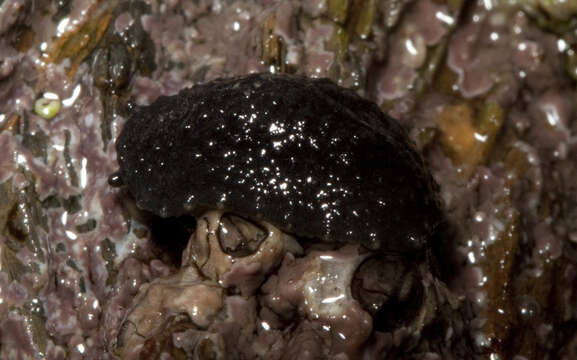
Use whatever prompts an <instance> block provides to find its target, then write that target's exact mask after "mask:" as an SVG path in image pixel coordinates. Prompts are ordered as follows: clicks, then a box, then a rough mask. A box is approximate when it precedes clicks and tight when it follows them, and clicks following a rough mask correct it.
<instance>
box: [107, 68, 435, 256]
mask: <svg viewBox="0 0 577 360" xmlns="http://www.w3.org/2000/svg"><path fill="white" fill-rule="evenodd" d="M116 146H117V151H118V161H119V164H120V171H119V172H120V178H121V180H122V182H123V183H124V184H125V185H126V186H127V187H128V189H129V191H130V192H131V193H132V195H133V196H134V197H135V199H136V202H137V204H138V206H139V207H141V208H142V209H145V210H148V211H151V212H153V213H156V214H158V215H161V216H164V217H167V216H179V215H183V214H193V215H194V214H198V213H199V212H200V211H201V210H205V209H207V208H219V209H224V210H226V211H230V212H234V213H236V214H239V215H241V216H245V217H249V218H256V219H265V220H266V221H268V222H270V223H272V224H274V225H276V226H277V227H279V228H281V229H283V230H285V231H287V232H290V233H293V234H296V235H299V236H305V237H310V238H317V239H321V240H323V241H331V242H343V243H361V244H363V245H364V246H366V247H367V248H369V249H372V250H379V251H387V252H398V253H410V252H415V251H421V250H423V249H425V247H426V245H427V239H428V237H429V235H430V234H431V233H432V232H433V231H434V230H435V228H436V226H437V225H438V224H439V223H440V222H441V221H442V218H443V216H442V211H441V207H440V204H439V200H438V190H437V185H436V184H435V182H434V180H433V178H432V176H431V174H430V173H429V171H428V169H427V168H426V167H425V165H424V163H423V161H422V159H421V157H420V155H419V154H418V153H417V151H416V150H415V148H414V146H413V144H412V143H411V141H410V139H409V138H408V136H407V134H406V133H405V131H404V130H403V129H402V128H401V126H400V125H399V124H398V123H397V122H396V121H394V120H393V119H391V118H390V117H388V116H386V115H385V114H383V113H382V112H381V111H380V109H379V108H378V106H377V105H376V104H374V103H372V102H370V101H368V100H365V99H363V98H361V97H360V96H358V95H357V94H356V93H354V92H353V91H351V90H347V89H344V88H341V87H339V86H337V85H335V84H334V83H332V82H331V81H329V80H327V79H308V78H306V77H301V76H294V75H273V74H254V75H249V76H245V77H238V78H231V79H219V80H215V81H212V82H209V83H206V84H202V85H197V86H194V87H192V88H188V89H184V90H182V91H181V92H180V93H179V94H178V95H175V96H169V97H160V98H159V99H158V100H157V101H155V102H154V103H153V104H151V105H150V106H147V107H142V108H138V109H137V110H136V111H135V112H134V113H133V114H132V116H131V117H130V119H129V120H128V121H127V123H126V125H125V127H124V129H123V131H122V133H121V134H120V136H119V138H118V140H117V145H116Z"/></svg>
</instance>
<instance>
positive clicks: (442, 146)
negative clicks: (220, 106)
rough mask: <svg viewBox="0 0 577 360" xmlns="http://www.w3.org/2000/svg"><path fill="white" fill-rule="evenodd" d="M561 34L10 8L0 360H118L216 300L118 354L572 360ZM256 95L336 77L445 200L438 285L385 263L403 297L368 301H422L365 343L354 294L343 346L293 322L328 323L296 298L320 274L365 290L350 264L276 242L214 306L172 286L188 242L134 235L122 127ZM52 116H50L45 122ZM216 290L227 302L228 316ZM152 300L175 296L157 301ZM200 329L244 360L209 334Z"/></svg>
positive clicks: (502, 4)
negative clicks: (156, 320) (263, 270)
mask: <svg viewBox="0 0 577 360" xmlns="http://www.w3.org/2000/svg"><path fill="white" fill-rule="evenodd" d="M576 11H577V9H576V8H575V6H574V3H573V2H571V1H560V0H559V1H557V0H552V1H539V0H524V1H517V2H508V1H496V0H490V1H488V0H484V1H480V0H479V1H466V0H463V1H459V0H456V1H455V0H451V1H445V0H439V1H434V0H414V1H400V0H392V1H381V2H379V1H372V0H314V1H297V0H290V1H278V2H277V1H273V2H271V1H248V0H247V1H243V0H239V1H234V2H230V1H208V0H200V1H178V0H177V1H169V2H146V1H98V0H92V1H90V0H82V1H59V2H34V1H31V0H14V1H4V2H2V3H1V4H0V98H1V99H3V101H2V102H1V103H0V358H2V359H34V358H46V359H68V358H70V359H80V358H87V359H103V358H104V359H106V358H114V357H115V356H119V352H118V349H119V347H120V345H122V344H119V340H122V339H126V340H127V341H133V340H134V338H131V337H130V336H129V334H132V332H131V331H132V330H131V329H130V328H129V327H127V325H126V324H127V322H126V321H125V320H126V319H131V320H134V322H135V323H137V321H138V320H141V317H139V316H140V315H139V314H143V313H144V314H146V313H147V312H146V310H147V309H151V307H150V306H156V305H154V304H159V303H161V301H166V302H165V304H167V306H168V307H169V308H172V309H175V308H178V307H179V306H185V305H186V301H185V300H183V301H184V303H183V302H181V303H178V301H177V300H182V297H178V294H184V293H186V294H189V293H193V294H195V293H199V292H205V293H207V294H208V295H207V298H208V297H209V296H216V298H219V299H224V300H226V301H223V302H222V304H220V303H218V302H215V303H214V306H204V307H203V308H202V310H203V311H205V312H204V313H203V314H205V315H206V316H205V317H202V318H200V317H199V318H198V319H200V320H198V319H196V318H195V319H196V320H195V321H197V322H196V323H194V322H191V320H190V317H189V316H182V314H181V315H178V316H176V315H175V316H172V317H170V316H168V315H167V314H164V315H166V316H168V317H164V318H162V319H161V320H162V321H164V323H163V326H164V329H165V332H164V333H163V334H154V335H153V336H151V337H150V338H148V339H147V341H145V342H144V343H143V344H141V343H139V342H138V341H136V342H130V344H136V343H138V344H140V345H142V346H143V347H142V349H145V350H146V351H149V353H150V354H154V353H156V354H160V353H162V352H163V351H165V352H171V353H172V354H173V356H175V357H178V356H181V357H182V358H186V356H191V355H190V351H192V350H191V349H197V350H194V351H199V352H198V353H197V354H202V355H205V356H209V355H210V354H211V351H212V350H211V349H213V346H216V345H218V346H222V347H224V348H227V347H228V348H237V347H240V348H241V349H245V350H246V351H247V352H251V354H267V355H268V356H269V357H268V358H278V359H280V358H283V356H285V358H287V357H288V358H290V357H291V356H300V355H301V354H302V352H300V353H299V352H298V351H304V350H307V349H308V350H310V351H313V350H315V349H318V348H320V349H326V351H327V353H325V354H324V355H323V354H320V355H319V356H328V355H327V354H328V353H331V352H332V353H333V354H335V352H337V351H341V350H342V352H343V353H346V351H347V349H350V348H355V349H361V350H359V351H361V352H362V356H364V357H365V358H368V359H384V358H414V357H418V358H427V359H462V358H480V359H496V358H500V359H508V358H515V359H517V360H521V359H573V358H576V357H577V326H576V325H575V324H576V323H577V310H576V307H575V303H576V301H577V288H576V287H575V284H576V282H577V279H576V278H577V269H576V265H577V257H576V256H575V254H576V250H577V185H576V183H575V178H576V177H577V140H576V139H577V135H576V134H577V121H576V120H575V118H576V115H577V112H576V110H577V109H576V108H575V103H576V102H575V100H576V86H575V85H576V84H575V81H576V80H575V79H576V74H577V60H576V59H577V56H576V51H577V39H576V38H575V29H576V26H577V24H576V23H575V21H574V20H575V15H577V13H576ZM252 72H273V73H277V72H287V73H297V74H303V75H307V76H309V77H315V78H317V77H328V78H330V79H332V80H333V81H335V82H336V83H337V84H339V85H341V86H344V87H347V88H350V89H353V90H355V91H357V92H358V93H359V94H360V95H362V96H363V97H365V98H368V99H370V100H373V101H375V102H377V103H378V104H379V105H380V106H381V109H383V110H384V111H386V112H387V113H388V114H389V115H390V116H392V117H393V118H395V119H398V120H399V121H400V123H401V124H402V126H403V127H404V128H405V129H406V130H407V131H408V132H409V134H410V136H411V137H412V139H413V140H414V141H415V143H416V144H417V147H418V149H419V150H420V151H421V152H422V154H423V157H424V159H425V161H426V163H427V165H428V166H429V168H430V170H431V172H432V174H433V176H434V178H435V180H436V181H437V183H438V184H439V185H440V194H441V197H442V200H443V203H444V206H445V208H446V211H447V217H448V224H447V228H446V229H444V235H443V236H442V237H441V238H440V239H436V240H435V241H436V242H437V243H438V246H436V247H435V248H433V249H432V250H431V251H432V252H433V254H432V256H434V257H435V258H437V259H441V260H442V261H441V262H440V263H439V264H438V266H437V268H436V269H427V268H423V267H419V268H418V269H413V267H412V265H411V264H412V263H410V262H409V263H406V262H405V261H403V260H401V259H395V260H391V259H389V260H390V261H389V262H387V263H386V264H385V265H382V264H377V265H376V266H380V268H381V269H382V268H386V266H390V264H396V265H395V267H394V270H395V271H392V272H391V273H395V274H400V275H398V278H397V277H395V278H394V279H386V274H390V273H386V274H381V275H379V276H381V277H380V278H379V279H378V280H379V281H375V282H374V283H369V282H368V281H367V282H365V283H364V284H363V286H364V289H365V290H366V289H369V288H371V287H372V288H373V289H375V291H377V292H379V294H381V295H382V294H384V293H386V291H389V290H390V289H384V288H385V287H387V286H388V285H390V284H393V285H392V288H394V289H395V291H397V295H398V296H399V299H407V297H408V296H409V295H411V296H413V297H414V298H418V299H427V300H422V301H421V302H419V303H416V304H411V306H409V308H410V311H409V310H407V312H406V313H402V314H401V315H400V316H401V318H400V320H399V319H395V321H390V322H388V323H387V326H385V327H383V328H379V329H373V327H372V325H371V323H370V321H369V319H370V317H365V316H364V315H363V314H364V313H363V312H362V308H361V307H360V306H358V303H357V302H355V301H352V300H351V299H352V298H354V294H345V295H344V296H345V298H346V300H347V302H346V304H349V305H350V307H349V308H348V309H349V310H350V313H349V315H350V316H351V318H354V319H355V320H358V321H360V323H362V324H363V326H362V329H363V331H368V332H366V333H363V334H365V335H366V336H365V335H363V336H365V337H357V338H354V339H352V340H351V342H350V343H348V344H347V346H349V347H347V346H345V345H343V344H345V343H346V342H342V341H341V340H339V338H338V336H339V335H338V334H342V335H343V336H345V335H347V336H348V335H349V334H348V333H346V332H339V331H341V330H342V331H345V330H346V324H347V323H346V322H338V321H337V320H335V319H332V320H331V321H333V322H332V323H331V324H332V325H333V327H334V329H333V330H334V331H332V332H331V329H326V328H323V327H322V325H318V326H317V325H315V322H314V321H312V320H310V318H309V317H312V316H313V315H314V314H328V312H327V311H328V310H326V308H324V307H323V306H320V307H318V308H315V310H314V311H311V310H310V309H305V308H302V309H299V308H297V307H295V304H301V303H302V302H303V301H305V300H307V301H309V300H310V301H318V300H319V298H318V296H320V295H319V294H316V293H306V286H307V285H310V286H313V287H317V288H319V289H321V288H322V289H325V288H324V287H322V286H321V280H319V279H320V277H319V278H317V277H316V275H318V274H321V275H322V274H326V275H329V276H328V277H327V278H328V279H329V280H330V281H335V283H337V282H336V281H337V279H336V278H335V277H332V276H333V275H335V274H337V275H338V274H339V269H343V270H342V274H343V276H344V275H345V274H346V277H348V278H347V279H348V280H347V281H351V282H352V283H353V284H358V283H362V282H363V280H362V279H363V278H362V277H360V276H359V275H358V274H359V273H355V272H354V270H353V269H355V268H356V267H358V269H360V270H359V271H360V274H362V271H366V272H367V273H375V272H374V271H372V270H371V266H374V265H373V263H372V262H369V261H366V262H364V263H362V265H361V263H359V262H358V261H357V260H354V257H351V252H355V251H357V250H356V249H354V250H351V248H350V247H345V248H342V249H333V248H331V249H326V248H322V247H321V248H317V247H318V246H319V245H315V244H309V243H307V242H302V241H301V244H300V245H298V242H296V243H295V242H294V241H297V240H299V239H296V240H294V239H293V240H294V241H293V240H291V239H290V238H285V237H282V236H281V237H278V238H275V240H274V241H277V242H278V241H280V242H278V243H274V244H277V245H278V244H281V243H282V244H284V245H283V246H284V247H283V249H284V250H283V251H285V252H289V253H291V254H293V255H290V256H289V255H287V256H285V257H284V258H282V259H281V260H278V261H277V262H273V263H270V264H269V265H270V269H269V268H267V271H269V270H270V271H271V273H270V275H267V276H268V277H267V278H266V279H260V280H259V281H260V282H255V281H253V280H251V281H247V279H252V278H250V276H251V274H255V271H256V270H255V268H254V266H253V265H251V263H244V262H239V263H238V264H237V265H232V264H231V263H228V262H225V263H223V264H225V265H226V266H225V265H222V266H224V267H223V269H226V271H227V272H226V276H224V275H223V276H224V278H225V279H226V280H223V281H224V283H223V284H224V285H222V284H221V285H218V287H212V286H213V285H214V284H213V283H212V282H210V283H209V284H204V283H203V281H209V280H210V279H209V280H207V279H206V278H202V277H199V276H200V275H199V274H200V273H194V271H193V269H192V268H190V267H187V265H188V264H189V262H190V261H192V260H190V259H192V258H195V259H196V258H199V257H200V256H201V255H202V254H203V253H202V251H201V250H202V249H201V248H194V249H192V248H190V246H192V245H191V244H189V243H188V237H189V236H190V234H192V233H193V232H194V230H195V229H196V227H192V228H191V227H190V222H186V221H185V220H184V219H169V220H159V219H156V218H154V217H152V216H151V215H150V214H147V213H142V212H140V211H139V210H138V209H137V207H136V205H135V204H134V203H132V202H130V200H129V199H127V197H126V196H125V195H126V194H123V192H122V190H118V189H115V188H112V187H110V186H109V184H108V182H107V178H108V176H109V175H110V174H111V173H113V172H114V171H116V170H117V169H118V163H117V162H116V157H117V154H116V150H115V147H114V140H115V139H116V138H117V136H118V134H119V133H120V130H121V129H122V127H123V125H124V123H125V121H126V119H127V118H128V116H129V114H130V113H132V112H133V111H134V108H135V107H137V106H142V105H149V104H151V103H152V102H154V101H155V100H156V99H157V98H158V97H159V96H161V95H174V94H176V93H177V92H178V91H179V90H181V89H183V88H186V87H190V86H192V85H195V84H199V83H204V82H208V81H210V80H213V79H215V78H219V77H232V76H238V75H245V74H248V73H252ZM46 94H54V95H56V96H57V99H58V102H59V104H60V107H59V109H58V110H56V108H55V107H51V106H53V105H54V103H52V105H50V104H48V107H46V104H45V103H44V102H42V101H40V102H38V101H39V100H42V99H44V98H45V95H46ZM49 96H52V95H49ZM53 101H56V100H53ZM215 216H216V215H215ZM385 216H386V215H385ZM201 220H202V219H201ZM213 220H214V219H213V218H209V219H205V220H202V221H201V222H200V223H199V226H201V225H202V226H207V227H210V226H213V225H214V223H213V222H211V221H213ZM227 221H228V220H227ZM167 222H168V224H167ZM183 224H184V225H183ZM203 224H204V225H203ZM247 226H248V225H247ZM249 228H250V227H249ZM201 235H202V234H201V233H199V232H198V231H197V232H196V233H195V236H199V237H201ZM167 238H171V239H172V240H171V241H172V242H170V245H169V246H167V245H166V244H167V241H166V239H167ZM299 241H300V240H299ZM271 244H272V243H271ZM271 246H272V245H271ZM279 246H280V245H279ZM299 246H301V248H299ZM279 249H280V248H279ZM301 251H302V252H301ZM183 252H184V253H183ZM327 256H329V257H330V259H331V260H326V259H325V258H323V257H327ZM183 259H184V260H183ZM223 259H227V258H226V256H223V257H222V259H221V260H222V261H225V260H223ZM327 259H328V258H327ZM211 261H212V260H211ZM227 261H228V260H227ZM359 261H360V260H359ZM267 264H268V263H267ZM267 266H268V265H267ZM409 270H415V271H416V273H415V272H411V271H409ZM200 271H201V272H202V269H201V270H200ZM219 274H220V273H219ZM223 274H224V273H223ZM407 274H411V275H407ZM415 274H417V275H415ZM433 275H434V276H433ZM219 276H220V275H219ZM299 276H300V277H299ZM295 277H296V278H298V279H300V280H298V281H296V282H291V281H293V280H294V279H296V278H295ZM321 277H322V276H321ZM327 281H328V280H327ZM339 281H340V280H339ZM415 283H417V285H418V286H416V285H415ZM226 284H229V285H230V284H232V285H230V288H229V289H234V288H235V287H234V286H237V285H238V289H242V291H241V290H238V292H235V291H236V290H229V289H227V291H232V293H233V294H232V295H231V294H224V295H223V292H226V291H223V290H222V289H223V288H222V287H221V286H225V285H226ZM235 284H236V285H235ZM255 284H256V285H255ZM290 284H293V285H294V286H292V287H291V286H290ZM327 284H329V282H327ZM339 284H340V283H339ZM399 284H403V285H404V286H400V285H399ZM323 286H324V285H323ZM395 286H396V287H395ZM159 289H160V290H159ZM167 289H170V291H168V290H167ZM179 289H181V292H180V293H179ZM255 289H256V290H255ZM415 289H417V290H415ZM164 291H166V293H167V294H168V293H170V294H175V296H174V297H172V298H171V299H166V298H164V297H162V296H160V297H159V296H158V295H154V294H159V293H160V294H162V293H163V292H164ZM195 291H197V292H195ZM243 292H244V293H243ZM146 294H152V295H148V297H147V295H146ZM243 294H245V295H246V296H243ZM247 294H248V295H247ZM327 294H331V293H327ZM408 294H409V295H408ZM333 295H334V294H333ZM336 295H337V296H340V294H336ZM349 295H351V296H352V297H351V296H349ZM325 296H329V295H325ZM331 296H332V295H331ZM355 296H356V295H355ZM367 296H368V295H367ZM193 297H194V296H193ZM409 297H410V296H409ZM326 298H327V297H325V298H324V299H326ZM320 299H321V300H322V299H323V298H322V297H321V298H320ZM157 300H158V301H160V302H155V301H157ZM198 301H201V300H200V299H199V300H198ZM371 301H373V303H379V301H381V302H383V301H384V300H383V299H382V297H381V298H371ZM403 301H404V300H403ZM355 304H356V305H355ZM217 305H218V306H217ZM147 306H148V307H147ZM187 306H188V305H187ZM431 309H435V310H431ZM279 314H281V315H283V316H285V317H283V316H280V315H279ZM295 314H296V315H295ZM399 314H400V313H399ZM403 316H410V317H411V320H410V321H404V320H406V319H403ZM295 319H299V320H295ZM300 319H304V320H300ZM309 320H310V321H309ZM397 320H398V321H397ZM219 321H220V323H219ZM291 321H294V324H293V326H292V327H290V329H291V330H287V329H288V328H289V327H288V325H287V323H291ZM238 323H243V324H247V325H246V326H245V327H235V326H236V325H235V324H238ZM215 324H219V325H218V326H217V325H215ZM291 324H292V323H291ZM327 324H328V323H327ZM327 324H324V325H325V326H328V325H327ZM211 325H214V326H215V327H217V328H218V329H219V331H221V332H222V333H227V334H233V335H231V336H229V337H228V338H227V339H229V340H227V341H230V339H236V341H237V342H236V343H234V342H232V343H221V340H222V339H221V338H219V337H218V336H217V335H215V334H217V332H216V330H215V332H214V333H210V332H209V334H208V335H207V327H209V328H210V326H211ZM367 329H368V330H367ZM393 329H394V330H393ZM337 330H339V331H337ZM211 331H212V330H211ZM169 334H170V336H169ZM365 338H366V340H364V339H365ZM255 339H257V340H258V341H254V340H255ZM282 344H285V345H286V346H287V348H286V349H288V350H287V351H285V352H283V351H281V350H279V349H282V348H283V347H282V346H281V345H282ZM319 344H320V345H322V346H319ZM331 344H338V346H337V345H334V346H333V347H331ZM140 345H139V346H140ZM129 350H130V351H133V350H134V351H136V353H138V351H137V350H138V349H135V348H132V349H129ZM245 350H243V351H245ZM187 351H189V352H188V353H187ZM130 353H131V354H134V352H130ZM335 356H341V358H345V357H344V355H343V354H341V355H335Z"/></svg>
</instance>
